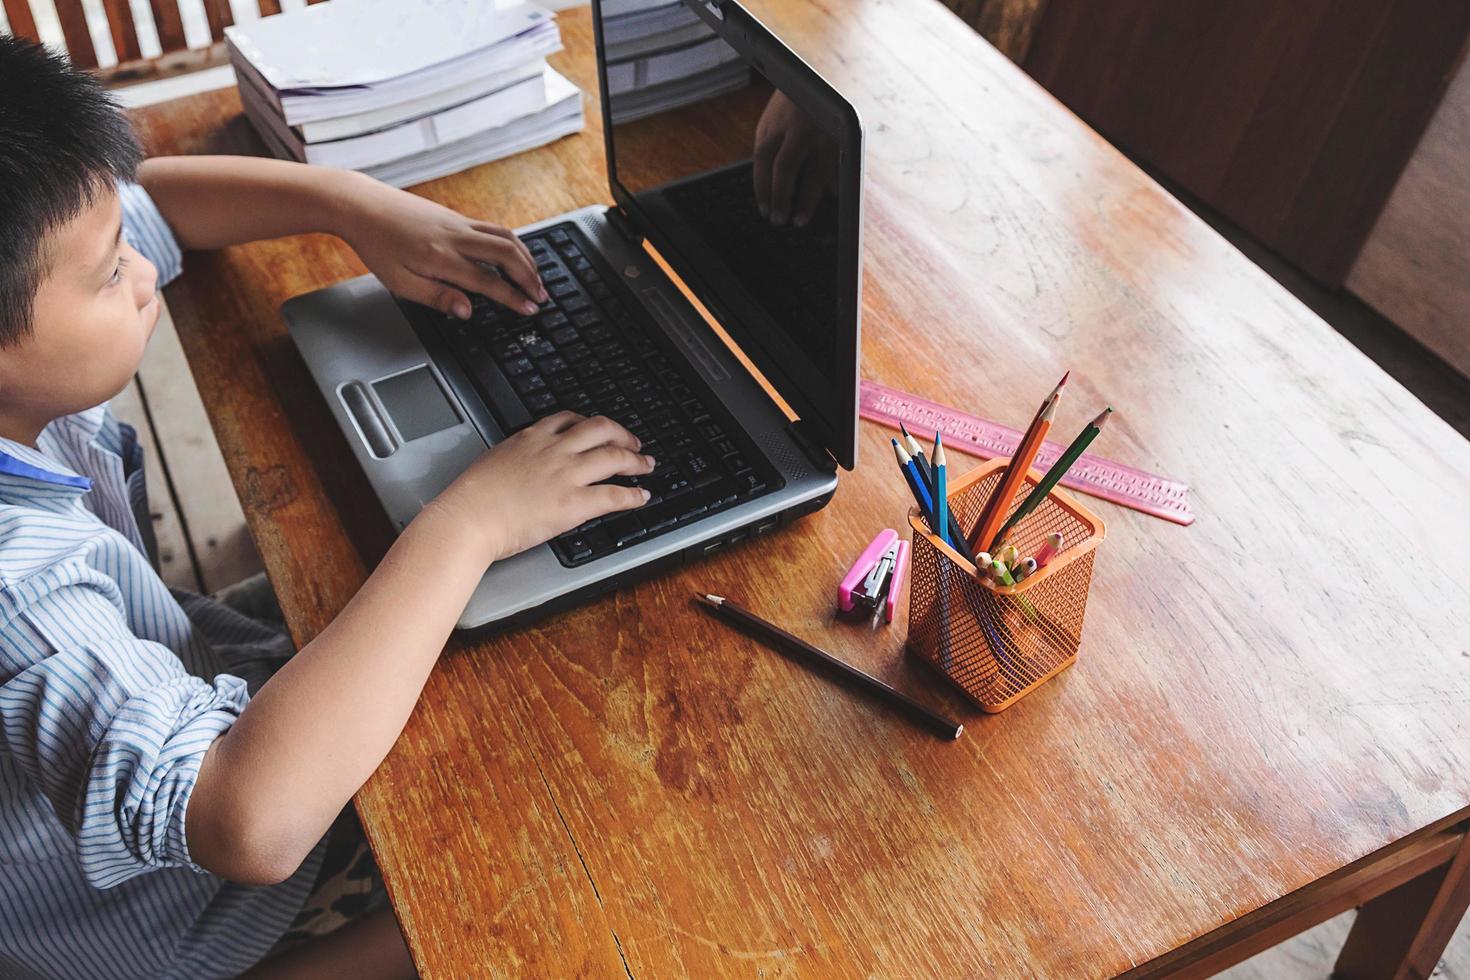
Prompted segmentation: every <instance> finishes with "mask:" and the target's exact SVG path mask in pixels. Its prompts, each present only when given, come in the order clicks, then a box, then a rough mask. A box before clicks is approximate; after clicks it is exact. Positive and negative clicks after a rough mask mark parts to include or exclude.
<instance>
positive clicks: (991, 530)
mask: <svg viewBox="0 0 1470 980" xmlns="http://www.w3.org/2000/svg"><path fill="white" fill-rule="evenodd" d="M1070 373H1071V372H1070V371H1069V372H1068V374H1070ZM1066 380H1067V379H1066V377H1063V378H1062V383H1059V384H1058V385H1057V387H1056V389H1055V390H1054V391H1053V392H1052V393H1051V395H1050V396H1049V397H1048V398H1047V400H1046V401H1045V402H1043V403H1042V405H1041V410H1040V411H1039V412H1037V413H1036V417H1035V418H1034V419H1032V420H1031V425H1030V426H1029V427H1028V428H1027V429H1026V434H1025V435H1023V436H1022V437H1021V444H1020V445H1018V446H1017V447H1016V452H1015V454H1014V455H1012V456H1011V459H1010V462H1008V463H1007V464H1006V468H1005V470H1004V471H1003V472H1002V473H1001V477H1000V482H999V483H997V484H996V486H995V490H993V491H992V492H991V494H990V499H989V500H987V501H986V502H985V507H984V508H983V509H982V510H981V511H980V519H979V520H978V521H976V522H975V530H974V533H973V534H971V535H970V546H971V547H972V548H979V549H984V550H987V551H990V552H991V553H992V554H993V553H994V552H995V549H994V548H987V547H986V546H987V545H989V544H990V542H991V541H992V540H993V539H994V538H995V532H996V530H997V529H998V528H999V527H1000V525H1001V522H1002V521H1004V520H1005V517H1006V511H1007V509H1008V508H1009V507H1010V506H1011V501H1012V500H1014V499H1015V497H1016V491H1017V490H1019V489H1020V488H1021V484H1023V483H1024V482H1025V481H1026V471H1027V470H1029V469H1031V464H1032V462H1034V461H1035V459H1036V454H1037V453H1038V452H1040V451H1041V444H1042V443H1043V442H1045V441H1046V434H1047V433H1048V432H1049V431H1051V420H1052V417H1053V416H1054V415H1056V412H1057V402H1058V401H1060V400H1061V397H1062V387H1063V384H1065V383H1066Z"/></svg>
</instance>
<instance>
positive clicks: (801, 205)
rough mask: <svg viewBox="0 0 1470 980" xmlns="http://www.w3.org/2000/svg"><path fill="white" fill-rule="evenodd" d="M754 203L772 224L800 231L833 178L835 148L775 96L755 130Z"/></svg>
mask: <svg viewBox="0 0 1470 980" xmlns="http://www.w3.org/2000/svg"><path fill="white" fill-rule="evenodd" d="M754 165H755V166H754V171H755V201H756V206H757V207H759V208H760V212H761V215H762V216H763V217H767V218H769V219H770V222H771V224H773V225H782V224H785V223H786V219H787V217H788V216H789V217H790V218H791V220H792V223H793V224H795V225H797V226H798V227H801V226H804V225H806V223H807V222H808V221H810V220H811V219H812V215H813V214H814V213H816V210H817V205H818V204H820V203H821V200H822V195H823V194H824V193H826V191H828V190H829V189H831V187H832V183H833V181H834V180H835V179H836V175H837V144H836V141H834V140H833V139H832V138H831V137H830V136H828V135H827V134H826V133H824V132H822V130H821V129H819V128H818V127H817V125H816V124H815V123H813V122H812V121H811V119H809V118H808V117H807V115H806V114H805V113H803V112H802V111H801V110H800V109H798V108H797V107H796V106H795V104H793V103H792V101H791V100H790V99H788V98H787V97H786V96H784V95H782V94H781V93H780V92H776V93H775V94H774V95H772V96H771V101H769V102H767V103H766V108H765V111H763V112H762V113H761V118H760V122H759V123H758V124H756V127H755V159H754Z"/></svg>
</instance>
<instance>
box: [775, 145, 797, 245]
mask: <svg viewBox="0 0 1470 980" xmlns="http://www.w3.org/2000/svg"><path fill="white" fill-rule="evenodd" d="M797 142H798V141H797V140H783V141H782V143H781V149H780V152H778V153H777V154H776V159H775V160H774V161H772V163H771V224H773V225H783V224H785V223H786V218H787V216H788V215H790V214H791V198H792V196H793V194H794V193H795V191H796V175H797V174H798V173H799V172H800V170H801V151H800V150H799V149H797V145H796V144H797Z"/></svg>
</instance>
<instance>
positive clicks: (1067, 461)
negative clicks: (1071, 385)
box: [995, 408, 1113, 541]
mask: <svg viewBox="0 0 1470 980" xmlns="http://www.w3.org/2000/svg"><path fill="white" fill-rule="evenodd" d="M1112 411H1113V410H1112V409H1111V408H1105V409H1103V410H1102V411H1101V412H1099V413H1098V414H1097V418H1095V419H1093V420H1092V421H1091V422H1088V423H1087V425H1086V426H1085V427H1084V428H1083V430H1082V431H1081V432H1079V433H1078V434H1077V438H1075V439H1073V440H1072V444H1071V445H1070V446H1068V447H1067V448H1066V450H1065V451H1064V452H1063V453H1062V455H1061V456H1059V457H1057V461H1056V462H1055V463H1053V464H1051V469H1049V470H1047V471H1046V475H1045V476H1043V477H1042V478H1041V482H1040V483H1038V484H1036V486H1035V487H1034V488H1033V489H1032V491H1031V493H1030V494H1028V495H1027V496H1026V499H1025V500H1023V501H1021V506H1019V507H1017V508H1016V512H1015V513H1014V514H1012V515H1011V519H1010V520H1008V521H1006V522H1005V524H1004V525H1002V526H1001V528H1000V530H999V531H997V532H996V533H995V540H996V541H999V540H1000V539H1001V537H1003V536H1004V535H1005V533H1006V532H1007V531H1009V530H1010V529H1011V528H1013V527H1015V526H1016V522H1018V521H1019V520H1020V519H1021V518H1023V517H1025V516H1026V515H1027V514H1029V513H1031V512H1032V511H1033V510H1035V509H1036V508H1037V507H1038V506H1039V505H1040V504H1041V502H1042V501H1043V500H1045V499H1046V495H1047V494H1049V493H1051V491H1052V488H1053V487H1055V486H1056V485H1057V483H1058V482H1059V481H1060V480H1061V479H1062V477H1064V476H1066V475H1067V471H1068V470H1069V469H1071V468H1072V464H1073V463H1075V462H1077V458H1078V457H1079V456H1081V455H1082V454H1083V453H1084V452H1086V451H1087V447H1088V446H1090V445H1092V440H1094V439H1096V438H1097V434H1098V433H1099V432H1101V431H1102V427H1103V425H1104V424H1105V423H1106V422H1107V420H1108V416H1109V415H1110V414H1112Z"/></svg>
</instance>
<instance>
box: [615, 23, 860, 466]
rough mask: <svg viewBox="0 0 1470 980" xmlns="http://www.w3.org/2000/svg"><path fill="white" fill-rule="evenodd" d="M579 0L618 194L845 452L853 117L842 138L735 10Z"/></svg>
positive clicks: (854, 183) (853, 255) (819, 92)
mask: <svg viewBox="0 0 1470 980" xmlns="http://www.w3.org/2000/svg"><path fill="white" fill-rule="evenodd" d="M731 8H733V4H727V5H726V6H725V13H726V16H728V15H729V14H730V13H731V12H733V11H732V10H731ZM593 9H594V15H595V16H597V17H598V19H599V21H600V24H599V26H600V36H601V41H602V48H601V52H602V65H603V69H604V76H603V79H602V82H603V91H604V92H605V93H606V100H607V104H606V107H605V116H604V119H605V120H606V121H607V122H608V123H610V128H609V132H608V136H607V142H608V163H609V169H610V171H611V174H610V176H611V178H612V181H613V186H614V190H615V192H617V193H618V197H619V200H620V203H623V204H624V206H625V207H626V208H627V209H628V210H629V211H630V212H632V213H634V214H635V215H636V217H638V218H639V219H641V222H642V223H643V225H644V226H645V227H644V228H643V229H642V230H644V231H646V232H647V233H648V235H649V238H650V239H651V240H652V241H653V243H654V245H655V246H656V247H658V249H659V250H660V252H663V253H665V258H666V259H667V260H668V262H669V264H670V265H671V266H672V267H673V268H674V270H675V271H676V272H677V273H678V274H679V276H680V277H681V278H682V279H684V280H685V282H686V284H687V285H689V287H690V289H691V290H693V291H694V292H695V294H696V295H697V296H698V297H699V298H700V300H701V301H702V302H703V303H704V304H705V306H706V307H708V308H709V309H710V311H711V313H713V314H714V316H715V317H716V319H718V320H719V322H720V324H721V325H722V326H723V327H724V328H725V329H726V330H727V331H728V332H729V333H730V334H731V335H732V337H734V339H735V341H736V343H738V344H739V345H740V347H741V349H742V350H744V351H745V352H746V354H747V355H748V356H750V357H751V359H752V360H753V361H754V362H755V363H756V365H757V366H758V367H760V369H761V370H762V372H763V373H764V374H765V375H766V376H767V378H768V379H769V380H770V381H771V383H772V384H773V385H775V387H776V388H777V390H778V391H779V392H780V393H781V395H782V397H784V398H785V399H786V400H787V402H788V403H789V404H791V405H792V407H793V408H794V409H795V410H796V411H797V412H798V414H800V415H801V416H802V418H803V419H804V420H806V421H808V422H811V423H813V425H814V428H815V431H816V432H817V433H818V434H819V435H821V436H823V437H825V438H823V441H824V442H827V443H828V444H829V445H828V448H829V449H831V450H832V451H833V453H834V455H835V456H837V458H838V460H839V461H840V462H843V463H844V465H849V466H850V465H852V457H853V455H854V454H855V446H854V445H853V444H852V443H853V441H854V439H855V435H854V431H855V428H856V375H857V364H856V361H857V343H858V340H857V317H858V312H857V289H858V283H857V278H858V273H857V227H856V224H857V222H856V216H857V207H856V201H855V200H854V201H852V202H848V203H849V204H850V205H851V206H850V207H843V203H844V202H843V201H842V200H840V198H841V196H842V194H843V193H844V191H845V190H846V189H848V188H850V189H851V193H852V194H853V195H854V196H855V195H856V193H857V188H858V187H859V186H860V178H859V175H858V173H857V170H856V168H857V167H858V161H857V159H856V156H857V154H854V153H852V152H851V147H852V145H853V144H854V143H855V142H856V140H857V136H856V132H857V130H856V121H855V116H854V117H852V119H853V121H852V123H851V124H850V125H849V127H848V128H849V130H850V138H848V139H847V140H846V141H844V134H843V132H842V126H843V119H842V117H841V115H840V114H839V113H837V112H834V111H833V109H832V104H833V102H834V101H837V102H840V99H838V97H837V96H836V94H835V93H833V92H831V90H830V89H826V88H825V85H824V83H821V82H820V79H818V78H817V77H816V76H815V74H814V73H811V72H810V69H807V68H806V66H805V65H802V64H801V63H800V62H799V61H798V60H797V59H796V58H795V56H794V55H792V54H791V53H790V52H789V51H787V50H786V49H785V48H784V47H781V46H780V45H779V43H778V42H776V41H775V40H774V38H772V37H770V35H769V34H766V33H765V32H764V30H763V29H762V28H760V26H759V24H757V23H756V22H755V21H753V20H751V19H750V18H749V17H748V15H745V16H744V18H743V23H744V25H746V27H745V28H744V29H742V30H738V31H737V30H736V29H735V28H733V27H732V26H731V24H729V23H726V21H725V19H724V18H723V17H720V16H717V15H716V14H714V13H712V12H711V11H710V10H709V9H708V8H706V7H705V5H704V4H702V3H695V2H686V0H600V2H594V3H593ZM739 13H740V14H742V15H743V11H739ZM727 37H729V40H727V39H726V38H727ZM732 41H734V42H735V44H732V43H731V42H732ZM736 44H739V48H737V47H736ZM763 48H764V49H765V50H762V49H763ZM758 64H759V65H761V66H762V67H763V68H765V69H766V70H765V71H762V69H761V68H758V67H757V65H758ZM791 64H794V65H797V66H799V69H800V70H801V71H802V72H805V73H806V74H807V75H809V76H810V78H805V77H803V76H802V75H801V74H796V75H794V76H791V77H790V78H789V79H788V82H787V84H786V86H785V87H782V86H779V85H777V84H776V83H775V82H774V81H773V79H772V76H776V77H780V76H781V75H783V74H786V75H791V73H792V69H791V68H790V67H789V65H791ZM768 73H769V74H768ZM824 89H825V97H824V95H823V90H824ZM842 106H844V107H845V103H842ZM847 111H848V112H849V113H850V111H851V110H850V107H849V108H848V110H847Z"/></svg>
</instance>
